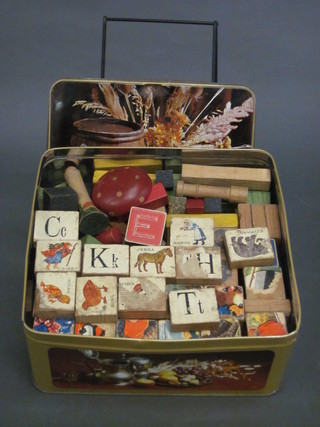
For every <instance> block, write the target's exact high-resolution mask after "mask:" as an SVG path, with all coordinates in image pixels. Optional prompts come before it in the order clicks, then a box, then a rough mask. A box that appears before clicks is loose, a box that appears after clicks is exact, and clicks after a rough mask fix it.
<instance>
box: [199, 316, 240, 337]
mask: <svg viewBox="0 0 320 427" xmlns="http://www.w3.org/2000/svg"><path fill="white" fill-rule="evenodd" d="M227 337H241V326H240V322H239V320H238V319H237V318H235V317H232V316H226V317H223V318H222V319H220V322H219V328H218V329H211V330H210V329H209V330H204V331H201V338H227Z"/></svg>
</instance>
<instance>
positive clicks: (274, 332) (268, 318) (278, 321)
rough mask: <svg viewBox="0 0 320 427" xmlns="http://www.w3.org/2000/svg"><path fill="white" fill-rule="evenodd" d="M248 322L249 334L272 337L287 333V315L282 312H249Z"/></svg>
mask: <svg viewBox="0 0 320 427" xmlns="http://www.w3.org/2000/svg"><path fill="white" fill-rule="evenodd" d="M246 324H247V332H248V336H264V337H271V336H281V335H286V334H287V324H286V319H285V315H284V313H281V312H275V311H271V312H265V313H247V314H246Z"/></svg>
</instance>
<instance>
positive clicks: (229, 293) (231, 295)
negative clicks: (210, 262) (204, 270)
mask: <svg viewBox="0 0 320 427" xmlns="http://www.w3.org/2000/svg"><path fill="white" fill-rule="evenodd" d="M214 289H215V291H216V297H217V302H218V309H219V315H220V317H221V318H222V317H225V316H234V317H236V318H237V319H238V320H243V319H244V308H243V307H244V297H243V288H242V287H241V286H226V285H225V284H223V285H219V286H215V287H214Z"/></svg>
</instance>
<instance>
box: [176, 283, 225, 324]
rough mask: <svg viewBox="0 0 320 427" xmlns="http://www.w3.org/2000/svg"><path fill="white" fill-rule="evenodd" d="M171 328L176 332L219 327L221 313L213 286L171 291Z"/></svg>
mask: <svg viewBox="0 0 320 427" xmlns="http://www.w3.org/2000/svg"><path fill="white" fill-rule="evenodd" d="M169 307H170V317H171V319H170V320H171V330H172V331H174V332H176V331H177V332H179V331H180V332H181V331H189V330H203V329H211V328H213V329H214V328H216V329H217V328H218V327H219V321H220V319H219V313H218V305H217V299H216V294H215V290H214V289H213V288H203V289H192V288H190V289H186V290H181V291H172V292H170V293H169Z"/></svg>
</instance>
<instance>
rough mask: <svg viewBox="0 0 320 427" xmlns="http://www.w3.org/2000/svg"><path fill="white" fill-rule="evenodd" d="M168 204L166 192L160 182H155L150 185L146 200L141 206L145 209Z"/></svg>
mask: <svg viewBox="0 0 320 427" xmlns="http://www.w3.org/2000/svg"><path fill="white" fill-rule="evenodd" d="M167 204H168V194H167V192H166V189H165V187H164V185H163V184H162V182H157V183H156V184H154V185H153V186H152V187H151V191H150V194H149V196H148V197H147V200H146V201H145V202H143V203H142V205H141V207H142V208H145V209H158V208H161V207H163V206H166V205H167Z"/></svg>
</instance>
